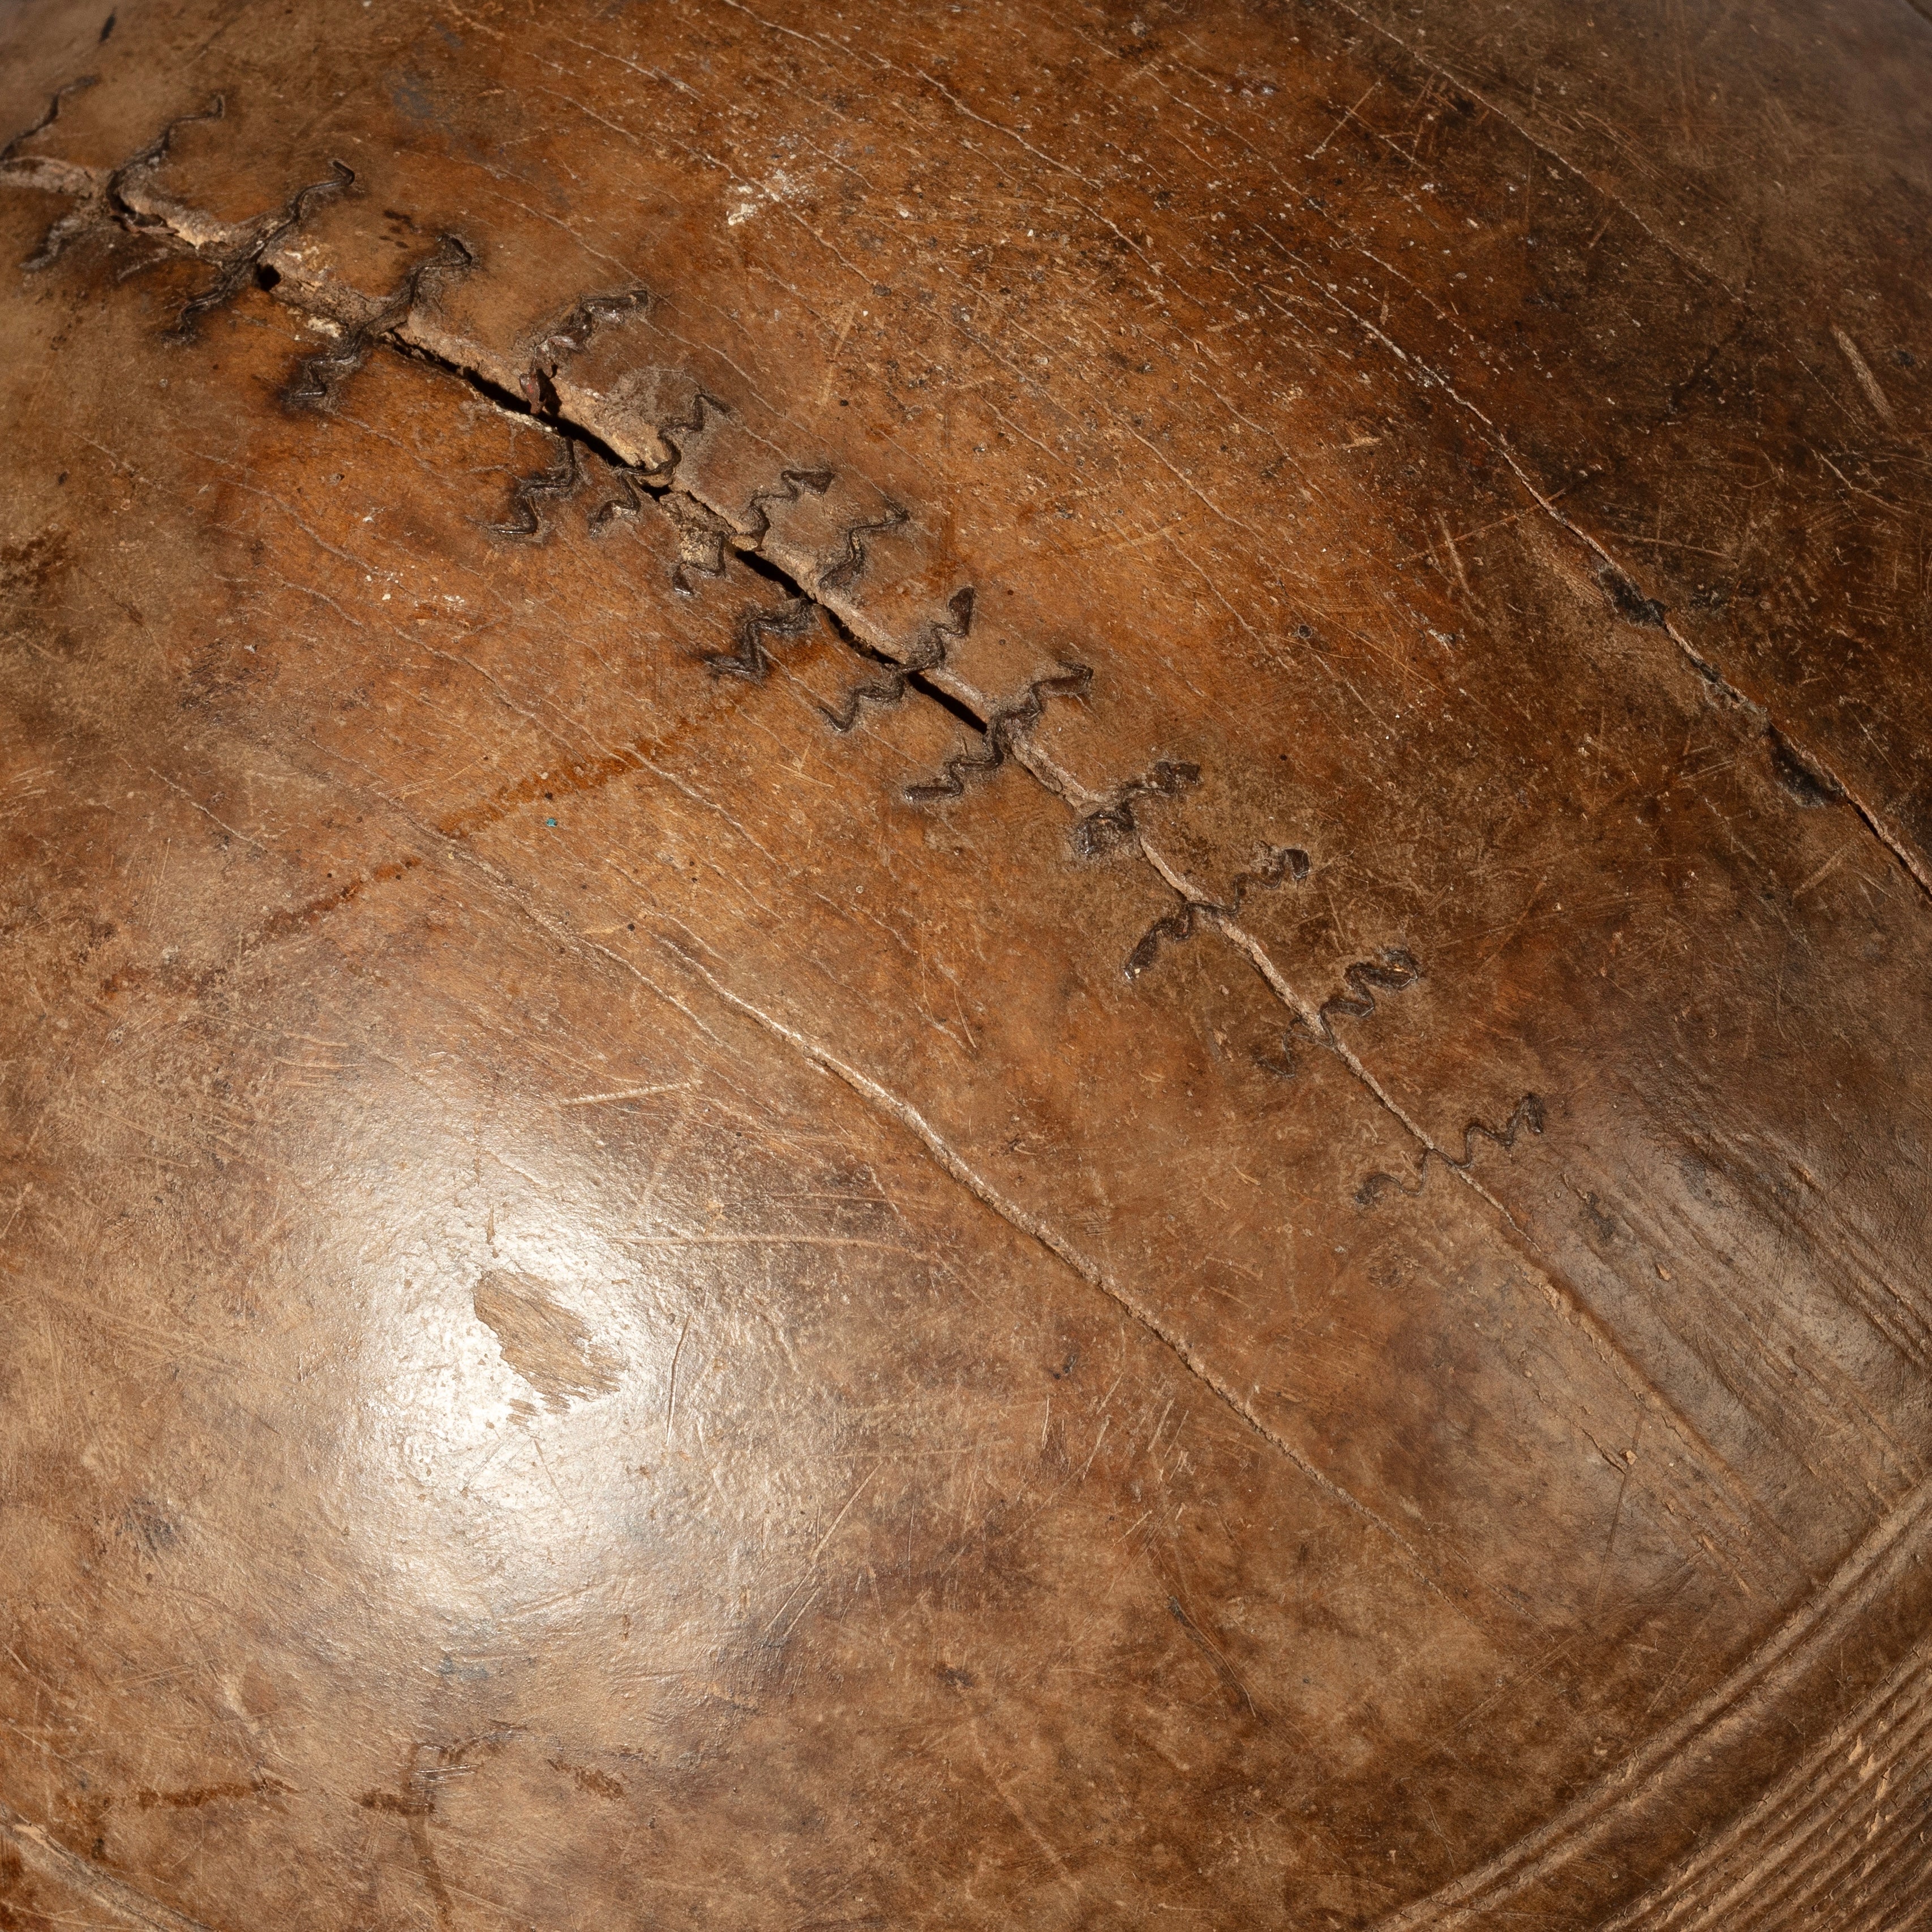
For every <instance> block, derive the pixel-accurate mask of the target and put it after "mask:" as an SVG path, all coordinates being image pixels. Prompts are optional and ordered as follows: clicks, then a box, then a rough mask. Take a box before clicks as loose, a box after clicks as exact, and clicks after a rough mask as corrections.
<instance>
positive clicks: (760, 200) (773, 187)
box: [724, 168, 904, 228]
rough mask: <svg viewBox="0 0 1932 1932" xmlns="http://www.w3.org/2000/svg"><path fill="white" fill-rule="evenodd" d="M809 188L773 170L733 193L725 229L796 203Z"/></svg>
mask: <svg viewBox="0 0 1932 1932" xmlns="http://www.w3.org/2000/svg"><path fill="white" fill-rule="evenodd" d="M809 185H810V184H809V183H808V182H806V181H802V180H801V179H800V178H799V177H798V176H797V175H792V174H787V172H785V170H784V169H783V168H774V169H772V172H771V173H770V174H769V175H768V176H767V177H766V178H765V179H764V180H763V181H740V182H739V183H738V184H736V186H734V187H733V188H732V189H731V190H730V200H729V203H728V205H727V207H726V208H725V210H724V225H725V226H726V227H727V228H736V226H737V225H738V224H739V222H741V221H748V220H751V217H752V216H753V215H754V214H757V212H758V211H759V210H760V208H763V207H765V206H766V205H767V204H774V203H776V202H781V201H795V200H796V199H797V198H798V197H799V196H800V195H801V194H802V193H805V190H806V188H807V187H808V186H809ZM901 212H904V211H903V210H901Z"/></svg>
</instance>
